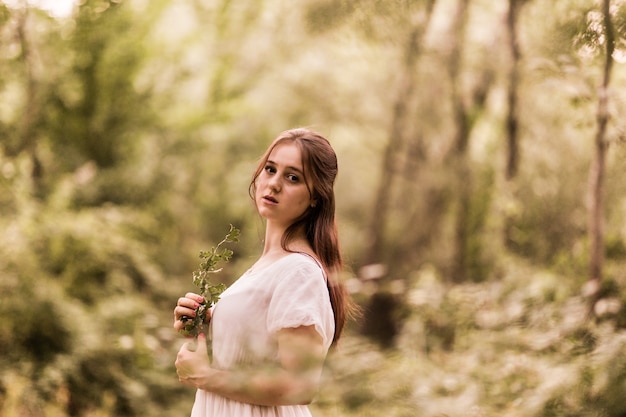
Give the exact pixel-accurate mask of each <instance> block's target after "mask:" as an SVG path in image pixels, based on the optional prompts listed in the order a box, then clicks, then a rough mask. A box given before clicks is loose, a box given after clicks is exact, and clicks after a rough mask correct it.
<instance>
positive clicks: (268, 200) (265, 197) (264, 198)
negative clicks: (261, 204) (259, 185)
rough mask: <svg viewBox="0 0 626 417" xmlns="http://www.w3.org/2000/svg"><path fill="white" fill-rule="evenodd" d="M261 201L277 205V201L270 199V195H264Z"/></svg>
mask: <svg viewBox="0 0 626 417" xmlns="http://www.w3.org/2000/svg"><path fill="white" fill-rule="evenodd" d="M263 200H264V201H267V202H269V203H272V204H278V200H276V199H275V198H274V197H272V196H271V195H264V196H263Z"/></svg>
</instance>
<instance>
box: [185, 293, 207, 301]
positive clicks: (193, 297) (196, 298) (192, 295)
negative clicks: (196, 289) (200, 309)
mask: <svg viewBox="0 0 626 417" xmlns="http://www.w3.org/2000/svg"><path fill="white" fill-rule="evenodd" d="M185 298H188V299H190V300H193V301H195V302H197V303H204V297H203V296H201V295H199V294H196V293H193V292H188V293H187V294H185Z"/></svg>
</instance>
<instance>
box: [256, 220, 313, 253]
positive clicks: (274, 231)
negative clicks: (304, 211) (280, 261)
mask: <svg viewBox="0 0 626 417" xmlns="http://www.w3.org/2000/svg"><path fill="white" fill-rule="evenodd" d="M285 230H287V228H286V227H278V226H275V225H272V224H271V223H268V224H267V227H266V229H265V243H264V245H263V255H262V256H264V255H268V254H273V253H280V252H284V251H285V250H284V249H283V247H282V240H283V236H284V234H285ZM307 248H309V244H308V243H307V241H306V237H305V235H304V231H303V230H299V231H298V232H297V233H296V235H295V236H294V238H293V239H292V241H291V242H289V243H288V245H287V249H289V250H293V251H304V250H306V249H307Z"/></svg>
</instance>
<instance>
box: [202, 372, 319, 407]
mask: <svg viewBox="0 0 626 417" xmlns="http://www.w3.org/2000/svg"><path fill="white" fill-rule="evenodd" d="M190 382H192V384H193V385H194V386H195V387H197V388H199V389H202V390H205V391H210V392H213V393H215V394H218V395H221V396H223V397H226V398H229V399H231V400H235V401H239V402H244V403H249V404H255V405H265V406H277V405H296V404H309V403H310V402H311V401H312V400H313V398H314V396H315V394H316V393H317V390H318V388H319V382H320V372H319V371H317V370H309V371H307V372H306V373H298V374H294V373H292V372H289V371H286V370H284V369H283V368H280V367H276V368H271V369H269V368H268V369H262V370H259V369H254V370H252V369H251V370H236V371H224V370H218V369H214V368H210V370H209V371H208V372H207V373H206V374H205V375H203V376H200V377H197V378H192V379H191V381H190Z"/></svg>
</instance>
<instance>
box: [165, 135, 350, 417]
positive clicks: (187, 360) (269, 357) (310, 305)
mask: <svg viewBox="0 0 626 417" xmlns="http://www.w3.org/2000/svg"><path fill="white" fill-rule="evenodd" d="M336 175H337V158H336V156H335V152H334V151H333V149H332V147H331V146H330V144H329V142H328V141H327V140H326V139H325V138H324V137H322V136H321V135H319V134H318V133H315V132H313V131H310V130H307V129H293V130H288V131H286V132H283V133H282V134H281V135H280V136H279V137H278V138H276V140H274V142H273V143H272V144H271V146H270V147H269V149H268V150H267V151H266V152H265V155H264V156H263V157H262V160H261V163H260V164H259V166H258V168H257V169H256V172H255V173H254V175H253V178H252V182H251V184H250V189H249V191H250V196H251V197H252V199H253V200H254V203H255V206H256V209H257V211H258V213H259V215H261V217H263V218H264V219H265V221H266V230H265V240H264V248H263V253H262V255H261V257H260V258H259V259H258V260H257V262H256V263H255V264H254V265H253V266H252V267H251V268H250V269H249V270H248V271H246V272H245V273H244V274H243V275H242V276H241V277H240V278H239V279H238V280H237V281H236V282H235V283H234V284H233V285H231V286H230V287H229V288H228V289H227V290H226V291H225V292H224V293H223V294H222V296H221V298H220V301H219V302H218V303H217V304H216V305H215V306H214V307H213V309H212V311H211V321H212V323H211V327H212V349H213V351H212V352H213V360H212V362H211V361H209V359H208V355H207V350H206V344H205V343H199V344H198V345H199V346H198V348H197V349H196V351H191V350H190V349H189V346H188V345H187V344H185V345H184V346H183V347H182V348H181V350H180V351H179V353H178V357H177V360H176V369H177V372H178V376H179V379H180V381H181V382H182V383H183V384H185V385H189V386H192V387H195V388H197V389H198V390H197V392H196V400H195V403H194V406H193V409H192V413H191V416H192V417H209V416H210V417H247V416H255V417H256V416H259V417H261V416H281V417H282V416H284V417H301V416H302V417H304V416H310V415H311V414H310V412H309V410H308V407H307V406H306V404H309V403H310V402H311V401H312V399H313V397H314V395H315V394H316V392H317V389H318V387H319V384H320V379H321V373H322V367H323V363H324V359H325V357H326V354H327V352H328V349H329V347H330V346H331V345H333V344H335V343H337V341H338V340H339V337H340V335H341V332H342V329H343V326H344V323H345V320H346V308H347V305H348V301H347V298H346V295H345V292H344V290H343V287H342V286H341V285H340V284H339V282H338V275H339V272H340V270H341V268H342V259H341V254H340V251H339V243H338V239H337V228H336V224H335V197H334V190H333V184H334V181H335V177H336ZM202 301H203V300H202V297H200V296H198V295H197V294H193V293H188V294H186V295H185V296H184V297H182V298H180V299H179V300H178V303H177V306H176V308H175V309H174V317H175V320H174V328H175V329H176V330H178V331H180V330H181V329H182V328H183V323H182V321H181V318H182V317H183V316H191V315H193V314H194V309H195V308H196V307H197V306H198V303H201V302H202ZM200 340H201V342H204V336H200Z"/></svg>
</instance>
